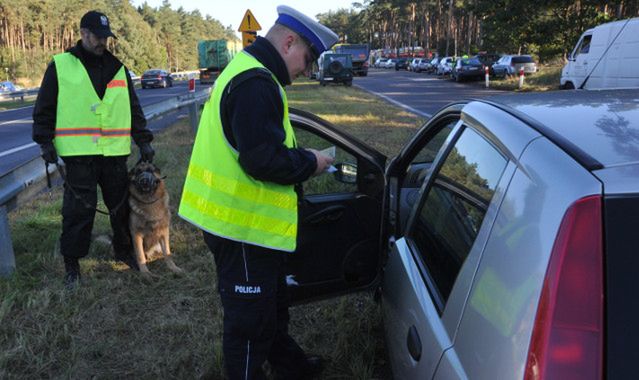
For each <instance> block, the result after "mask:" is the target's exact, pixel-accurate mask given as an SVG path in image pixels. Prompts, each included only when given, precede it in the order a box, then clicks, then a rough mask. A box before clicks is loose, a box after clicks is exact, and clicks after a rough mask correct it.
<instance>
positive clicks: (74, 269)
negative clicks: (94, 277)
mask: <svg viewBox="0 0 639 380" xmlns="http://www.w3.org/2000/svg"><path fill="white" fill-rule="evenodd" d="M64 269H65V271H66V274H65V275H64V287H65V288H67V289H69V290H72V289H75V288H76V287H77V286H78V282H79V281H80V263H79V262H78V259H77V258H75V257H68V256H65V257H64Z"/></svg>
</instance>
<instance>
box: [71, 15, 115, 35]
mask: <svg viewBox="0 0 639 380" xmlns="http://www.w3.org/2000/svg"><path fill="white" fill-rule="evenodd" d="M80 28H86V29H89V30H90V31H91V33H93V34H95V35H96V36H98V37H100V38H107V37H113V38H117V37H116V36H115V34H113V32H111V27H110V25H109V19H108V18H107V16H106V15H105V14H104V13H100V12H98V11H88V12H87V13H85V14H84V16H82V19H81V20H80Z"/></svg>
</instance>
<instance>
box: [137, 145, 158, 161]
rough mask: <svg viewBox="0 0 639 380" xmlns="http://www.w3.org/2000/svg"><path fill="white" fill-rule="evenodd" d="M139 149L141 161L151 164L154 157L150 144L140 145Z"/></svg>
mask: <svg viewBox="0 0 639 380" xmlns="http://www.w3.org/2000/svg"><path fill="white" fill-rule="evenodd" d="M139 147H140V158H141V159H142V161H147V162H153V156H155V151H154V150H153V147H151V144H149V143H142V144H140V145H139Z"/></svg>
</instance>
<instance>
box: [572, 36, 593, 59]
mask: <svg viewBox="0 0 639 380" xmlns="http://www.w3.org/2000/svg"><path fill="white" fill-rule="evenodd" d="M591 40H592V35H588V36H584V38H583V39H582V40H581V43H580V44H579V46H577V48H576V49H575V57H577V56H578V55H579V54H588V52H589V51H590V41H591Z"/></svg>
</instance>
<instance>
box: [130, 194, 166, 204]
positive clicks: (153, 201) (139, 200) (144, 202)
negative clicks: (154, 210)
mask: <svg viewBox="0 0 639 380" xmlns="http://www.w3.org/2000/svg"><path fill="white" fill-rule="evenodd" d="M131 196H132V197H133V198H135V200H136V201H138V202H140V203H143V204H145V205H150V204H153V203H155V202H157V201H159V200H160V199H161V198H162V197H157V198H155V199H154V200H152V201H151V202H146V201H143V200H142V199H140V198H138V197H136V196H135V194H133V193H131Z"/></svg>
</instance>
